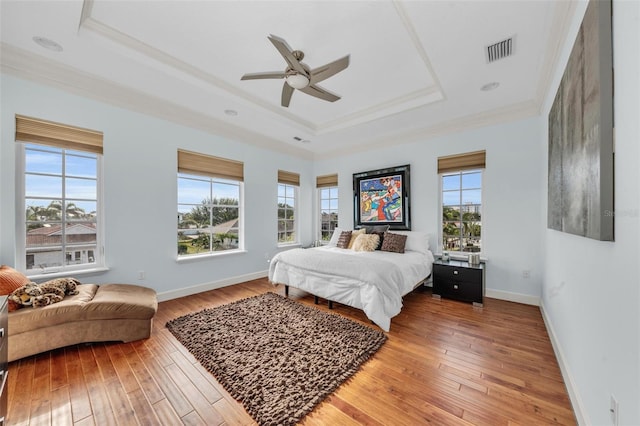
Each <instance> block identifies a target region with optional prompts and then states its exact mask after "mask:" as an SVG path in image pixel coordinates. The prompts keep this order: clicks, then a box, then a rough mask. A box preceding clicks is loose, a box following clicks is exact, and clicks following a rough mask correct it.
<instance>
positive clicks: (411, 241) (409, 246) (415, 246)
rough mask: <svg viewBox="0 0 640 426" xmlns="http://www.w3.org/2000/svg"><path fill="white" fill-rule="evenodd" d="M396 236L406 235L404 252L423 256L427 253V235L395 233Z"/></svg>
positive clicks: (406, 232) (417, 232)
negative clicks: (412, 252)
mask: <svg viewBox="0 0 640 426" xmlns="http://www.w3.org/2000/svg"><path fill="white" fill-rule="evenodd" d="M395 232H396V233H397V234H400V235H406V236H407V242H406V243H405V245H404V250H405V251H417V252H420V253H423V254H427V253H428V252H429V234H427V233H426V232H421V231H395Z"/></svg>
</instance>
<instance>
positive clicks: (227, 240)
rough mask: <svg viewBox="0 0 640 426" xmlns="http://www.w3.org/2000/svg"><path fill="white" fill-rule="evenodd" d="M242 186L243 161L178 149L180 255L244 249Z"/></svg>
mask: <svg viewBox="0 0 640 426" xmlns="http://www.w3.org/2000/svg"><path fill="white" fill-rule="evenodd" d="M227 169H228V171H226V172H224V173H223V171H225V170H227ZM187 172H189V173H187ZM218 175H221V176H224V177H219V176H218ZM232 178H233V179H232ZM242 189H243V165H242V163H241V162H237V161H234V160H227V159H223V158H218V157H212V156H208V155H204V154H198V153H193V152H188V151H182V150H179V151H178V215H177V222H178V230H177V238H178V257H179V258H181V257H183V258H184V257H188V256H192V255H206V254H216V253H220V252H228V251H233V250H238V249H242V245H243V244H242V220H241V218H242V216H243V215H242V209H243V202H242Z"/></svg>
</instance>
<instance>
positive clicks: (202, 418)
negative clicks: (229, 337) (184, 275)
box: [7, 279, 576, 426]
mask: <svg viewBox="0 0 640 426" xmlns="http://www.w3.org/2000/svg"><path fill="white" fill-rule="evenodd" d="M264 292H275V293H278V294H281V295H284V287H283V286H281V285H278V286H274V285H272V284H271V283H269V282H268V281H267V280H266V279H257V280H251V281H247V282H244V283H240V284H237V285H233V286H229V287H224V288H220V289H216V290H210V291H206V292H203V293H201V294H198V295H196V296H189V297H185V298H180V299H175V300H169V301H165V302H161V303H160V304H159V308H158V314H157V315H156V317H155V318H154V322H153V327H152V335H151V337H150V338H149V339H146V340H141V341H138V342H131V343H96V344H93V345H77V346H71V347H68V348H65V349H60V350H56V351H53V352H48V353H45V354H41V355H36V356H32V357H28V358H24V359H22V360H18V361H14V362H12V363H10V365H9V376H8V377H9V382H8V383H9V384H8V390H9V404H8V416H7V424H11V425H25V426H28V425H34V426H36V425H37V426H40V425H41V424H44V425H46V424H54V425H57V424H73V425H75V426H89V425H100V426H102V425H118V424H127V425H128V424H140V425H147V424H149V425H151V424H153V425H155V424H162V425H171V426H173V425H179V424H187V425H222V424H224V425H233V426H235V425H255V421H254V420H253V419H252V418H251V417H250V416H249V415H248V414H247V413H246V411H245V410H244V408H243V406H242V405H241V404H240V403H239V402H238V401H236V400H234V399H233V398H232V397H231V396H230V395H229V393H228V392H227V391H226V390H225V389H224V388H223V387H222V386H221V385H220V384H219V383H218V382H217V380H216V379H215V378H214V377H213V376H212V375H211V374H209V373H208V372H207V371H206V369H204V367H202V366H201V365H200V364H199V363H198V362H197V361H196V359H195V358H194V357H193V355H191V354H190V353H189V352H188V351H187V350H186V348H184V347H183V346H182V345H181V344H180V343H179V342H178V341H177V340H176V339H175V337H173V335H172V334H171V333H170V332H169V331H168V330H167V329H166V327H165V324H166V322H167V321H170V320H171V319H173V318H177V317H179V316H182V315H186V314H189V313H192V312H196V311H199V310H202V309H207V308H212V307H216V306H220V305H223V304H226V303H230V302H234V301H237V300H240V299H244V298H247V297H252V296H255V295H257V294H261V293H264ZM290 298H291V299H293V300H296V301H298V302H300V303H302V304H305V305H308V306H313V307H315V308H316V309H319V310H321V311H324V312H330V313H332V314H336V315H342V316H345V317H347V318H350V319H352V320H354V321H356V322H360V323H362V324H364V325H366V326H368V327H374V328H376V326H375V325H372V324H371V322H370V321H369V320H368V319H367V318H366V316H365V315H364V313H363V312H362V311H361V310H359V309H355V308H351V307H349V306H345V305H341V304H337V303H336V304H334V309H332V310H330V309H328V307H327V304H326V301H324V300H322V301H321V303H320V304H318V305H315V304H314V299H313V296H311V295H309V294H308V293H305V292H304V291H301V290H297V289H291V291H290ZM403 305H404V307H403V309H402V312H401V313H400V314H399V315H398V316H396V317H395V318H393V320H392V323H391V331H390V332H389V333H387V336H388V340H387V342H386V343H385V344H384V345H383V346H382V348H380V350H379V351H378V352H377V353H376V354H375V355H374V356H373V357H372V358H371V359H370V360H369V361H367V362H366V363H365V364H364V365H363V366H362V367H361V368H360V370H359V371H358V372H357V373H356V374H355V375H354V376H352V377H351V378H350V379H348V380H347V381H346V382H345V383H343V384H342V385H341V386H340V387H339V388H338V389H337V390H336V391H335V392H334V393H333V394H331V395H330V396H328V397H327V399H325V400H324V401H323V402H322V403H321V404H319V405H318V406H317V407H316V408H315V409H314V410H313V411H312V412H311V413H310V414H309V415H308V416H307V417H305V418H304V419H303V420H302V422H301V424H303V425H325V424H344V425H368V426H379V425H390V424H393V425H399V426H403V425H407V426H413V425H415V424H437V425H465V424H473V425H491V426H493V425H509V426H515V425H532V424H562V425H573V424H576V420H575V416H574V413H573V411H572V408H571V404H570V400H569V397H568V395H567V392H566V387H565V385H564V382H563V380H562V375H561V372H560V368H559V366H558V363H557V360H556V358H555V354H554V353H553V348H552V346H551V342H550V340H549V336H548V334H547V331H546V329H545V326H544V321H543V319H542V315H541V313H540V310H539V308H537V307H535V306H528V305H521V304H517V303H513V302H506V301H501V300H495V299H485V304H484V307H482V308H474V307H472V306H471V305H470V304H466V303H462V302H457V301H452V300H447V299H439V300H438V299H434V298H433V297H432V295H431V290H430V289H429V288H425V287H419V288H418V289H416V290H415V291H414V292H412V293H410V294H408V295H407V296H405V298H404V300H403Z"/></svg>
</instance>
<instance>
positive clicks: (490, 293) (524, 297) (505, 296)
mask: <svg viewBox="0 0 640 426" xmlns="http://www.w3.org/2000/svg"><path fill="white" fill-rule="evenodd" d="M484 295H485V297H490V298H492V299H500V300H507V301H509V302H517V303H523V304H525V305H533V306H540V298H539V297H537V296H531V295H528V294H522V293H512V292H510V291H502V290H492V289H489V288H487V289H485V292H484Z"/></svg>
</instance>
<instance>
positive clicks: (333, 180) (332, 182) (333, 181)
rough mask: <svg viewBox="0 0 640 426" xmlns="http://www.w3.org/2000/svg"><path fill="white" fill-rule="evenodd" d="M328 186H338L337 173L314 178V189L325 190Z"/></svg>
mask: <svg viewBox="0 0 640 426" xmlns="http://www.w3.org/2000/svg"><path fill="white" fill-rule="evenodd" d="M328 186H338V174H337V173H335V174H332V175H324V176H318V177H316V188H326V187H328Z"/></svg>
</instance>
